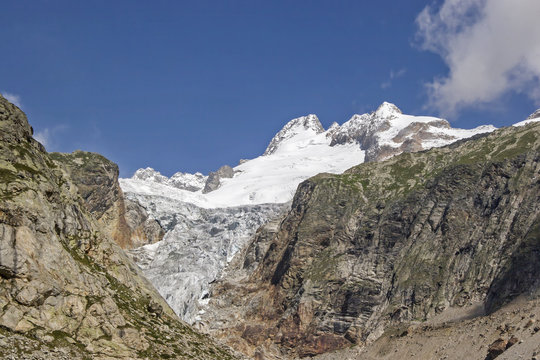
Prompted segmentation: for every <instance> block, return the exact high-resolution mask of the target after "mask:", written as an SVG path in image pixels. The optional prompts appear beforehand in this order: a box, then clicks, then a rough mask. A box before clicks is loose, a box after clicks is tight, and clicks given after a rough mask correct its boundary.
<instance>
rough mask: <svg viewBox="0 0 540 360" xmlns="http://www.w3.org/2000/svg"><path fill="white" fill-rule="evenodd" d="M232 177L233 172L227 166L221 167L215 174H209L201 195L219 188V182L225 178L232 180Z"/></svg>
mask: <svg viewBox="0 0 540 360" xmlns="http://www.w3.org/2000/svg"><path fill="white" fill-rule="evenodd" d="M233 176H234V170H233V168H232V167H230V166H229V165H223V166H222V167H220V168H219V170H218V171H216V172H211V173H210V174H209V175H208V179H206V184H205V185H204V189H203V190H202V192H203V194H206V193H209V192H211V191H214V190H216V189H218V188H219V186H220V185H221V182H220V180H221V179H225V178H232V177H233Z"/></svg>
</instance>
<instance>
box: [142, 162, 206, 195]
mask: <svg viewBox="0 0 540 360" xmlns="http://www.w3.org/2000/svg"><path fill="white" fill-rule="evenodd" d="M132 179H134V180H139V181H143V182H146V183H157V184H162V185H166V186H171V187H174V188H177V189H181V190H187V191H198V190H201V189H202V188H203V187H204V184H205V183H206V179H207V176H204V175H203V174H201V173H200V172H196V173H195V174H189V173H183V172H180V171H179V172H177V173H175V174H174V175H173V176H171V177H170V178H168V177H166V176H165V175H161V173H160V172H159V171H156V170H154V169H152V168H151V167H147V168H145V169H139V170H137V171H136V172H135V174H134V175H133V177H132Z"/></svg>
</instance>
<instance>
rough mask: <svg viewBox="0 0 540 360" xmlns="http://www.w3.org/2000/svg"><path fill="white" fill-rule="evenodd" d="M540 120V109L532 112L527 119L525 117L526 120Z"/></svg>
mask: <svg viewBox="0 0 540 360" xmlns="http://www.w3.org/2000/svg"><path fill="white" fill-rule="evenodd" d="M537 118H540V109H538V110H536V111H535V112H533V113H532V114H531V115H529V117H527V120H532V119H537Z"/></svg>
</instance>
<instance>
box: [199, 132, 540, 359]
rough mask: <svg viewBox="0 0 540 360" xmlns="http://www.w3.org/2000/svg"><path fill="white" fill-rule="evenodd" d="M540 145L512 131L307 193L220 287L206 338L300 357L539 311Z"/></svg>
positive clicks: (330, 180) (350, 174)
mask: <svg viewBox="0 0 540 360" xmlns="http://www.w3.org/2000/svg"><path fill="white" fill-rule="evenodd" d="M539 133H540V124H538V123H534V124H530V125H528V126H523V127H512V128H505V129H501V130H498V131H496V132H494V133H491V134H488V135H479V136H476V137H474V138H473V139H471V140H467V141H460V142H458V143H454V144H452V145H450V146H446V147H443V148H436V149H432V150H429V151H422V152H418V153H414V154H401V155H398V156H395V157H393V158H391V159H389V160H387V161H383V162H373V163H365V164H361V165H359V166H357V167H354V168H352V169H350V170H348V171H346V172H345V173H344V174H342V175H331V174H320V175H317V176H315V177H313V178H311V179H309V180H307V181H304V182H303V183H302V184H300V185H299V187H298V190H297V192H296V195H295V198H294V200H293V204H292V207H291V210H290V211H289V213H288V214H287V215H286V216H285V217H284V218H283V219H281V220H280V221H279V222H278V223H270V224H268V225H267V226H266V227H263V228H261V229H259V231H258V232H257V235H256V236H255V238H254V239H253V240H252V243H251V244H250V246H249V247H248V249H247V250H246V251H245V252H244V253H243V254H242V255H241V256H239V257H238V258H237V259H235V262H234V264H235V265H236V267H234V266H233V267H232V268H231V269H229V273H228V274H226V275H225V276H224V277H223V279H222V280H221V281H219V282H217V283H216V284H215V285H214V287H213V289H212V292H211V295H210V305H209V311H208V312H207V314H206V315H205V317H204V318H203V321H202V322H201V323H200V326H201V327H203V328H204V329H206V330H207V331H209V332H211V333H212V334H215V335H216V336H218V337H221V338H223V339H226V340H227V341H228V342H229V344H231V345H232V346H234V347H236V348H237V349H240V350H242V351H244V352H245V353H246V354H249V355H250V356H254V357H256V358H272V357H273V356H276V357H277V358H283V357H295V356H300V357H304V356H312V355H316V354H320V353H324V352H327V351H331V350H335V349H341V348H345V347H349V346H351V345H355V344H358V345H363V344H369V343H371V342H372V341H374V340H375V339H377V338H379V337H380V336H381V334H383V333H384V332H385V331H386V330H388V329H389V328H391V327H392V326H397V325H399V324H403V323H407V322H414V321H417V322H424V321H427V320H429V319H431V318H434V317H435V316H437V315H439V314H441V313H443V312H445V311H448V310H450V309H460V308H464V307H467V306H472V305H474V304H481V313H482V314H483V313H487V314H490V313H493V312H494V311H496V310H497V309H499V308H500V307H501V306H503V305H504V304H506V303H508V302H509V301H511V300H512V299H514V298H516V297H517V296H519V295H524V296H527V297H529V298H530V297H535V296H536V297H537V296H538V295H539V288H540V281H539V279H538V276H537V274H538V273H540V236H539V232H538V229H539V226H540V201H539V200H540V181H539V179H540V177H539V175H540V174H539V170H540V165H539V160H540V153H539V144H540V137H539ZM239 314H240V315H239ZM240 319H242V320H240ZM483 356H485V354H484V355H483Z"/></svg>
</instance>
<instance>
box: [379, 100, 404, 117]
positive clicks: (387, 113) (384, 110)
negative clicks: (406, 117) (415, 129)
mask: <svg viewBox="0 0 540 360" xmlns="http://www.w3.org/2000/svg"><path fill="white" fill-rule="evenodd" d="M398 114H403V113H402V112H401V110H400V109H399V108H398V107H397V106H396V105H394V104H392V103H389V102H386V101H385V102H383V103H382V104H381V105H379V107H378V108H377V110H375V113H374V117H376V118H390V117H395V116H396V115H398Z"/></svg>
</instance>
